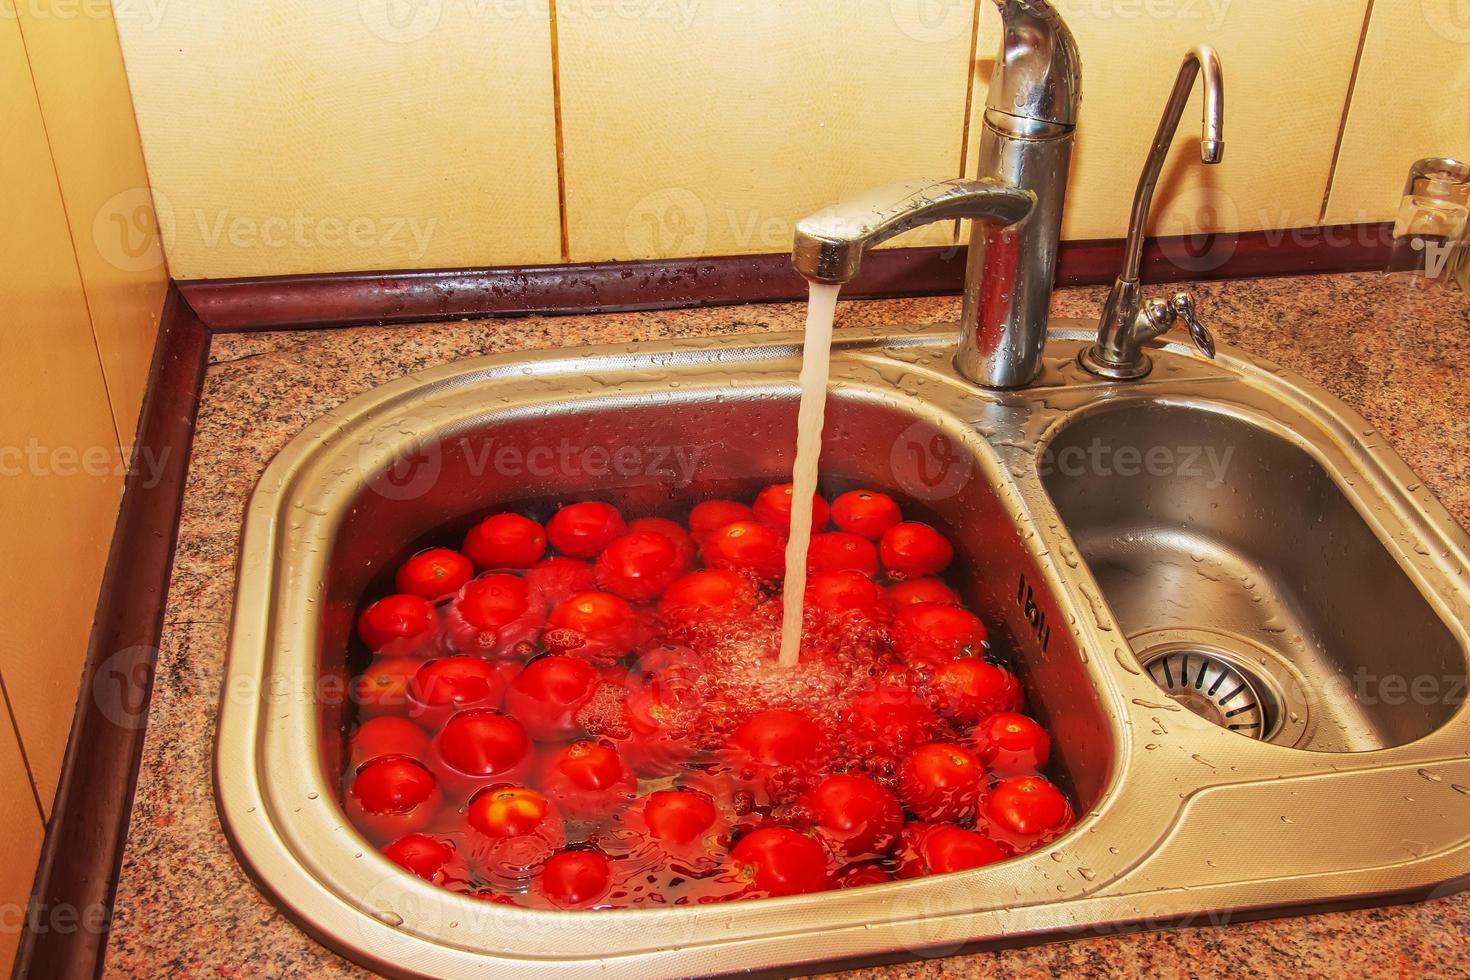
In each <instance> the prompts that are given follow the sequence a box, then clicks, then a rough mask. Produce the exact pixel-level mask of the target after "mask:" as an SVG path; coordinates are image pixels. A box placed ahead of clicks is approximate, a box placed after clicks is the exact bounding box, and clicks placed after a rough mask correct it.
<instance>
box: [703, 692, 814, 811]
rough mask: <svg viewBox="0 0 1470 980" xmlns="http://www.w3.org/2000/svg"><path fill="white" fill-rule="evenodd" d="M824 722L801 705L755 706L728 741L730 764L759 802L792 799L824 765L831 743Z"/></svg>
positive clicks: (727, 749)
mask: <svg viewBox="0 0 1470 980" xmlns="http://www.w3.org/2000/svg"><path fill="white" fill-rule="evenodd" d="M825 741H826V740H825V737H824V734H823V732H822V728H821V726H820V725H818V724H817V723H816V722H815V721H813V720H812V719H811V718H809V717H808V716H806V715H804V714H802V713H801V712H799V711H788V710H785V709H781V708H771V709H767V710H765V711H757V712H756V713H755V714H753V715H751V716H750V717H749V718H748V719H746V721H745V723H744V724H742V725H741V726H740V727H739V728H737V729H735V732H734V734H733V735H731V736H730V740H729V742H728V743H727V745H726V750H725V755H726V757H727V758H728V760H729V763H730V767H731V768H732V769H733V770H734V772H735V773H736V774H737V775H738V776H739V778H740V779H741V780H742V781H743V782H744V783H745V784H746V785H747V786H748V787H749V788H750V789H751V791H752V792H754V793H755V794H756V797H757V799H758V800H759V801H760V802H763V803H764V802H778V803H779V802H789V801H790V800H793V799H795V798H796V797H797V796H798V795H800V794H801V793H802V792H803V791H804V790H806V789H807V788H808V787H809V786H810V784H811V783H812V781H813V777H814V776H815V775H816V773H817V772H818V771H819V770H820V769H821V768H822V766H823V765H824V762H825V756H826V754H827V753H828V751H829V747H828V746H827V745H825V744H824V743H825Z"/></svg>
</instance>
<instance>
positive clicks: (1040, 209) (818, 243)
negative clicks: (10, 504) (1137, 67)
mask: <svg viewBox="0 0 1470 980" xmlns="http://www.w3.org/2000/svg"><path fill="white" fill-rule="evenodd" d="M994 2H995V5H996V6H997V7H999V8H1000V15H1001V45H1000V55H999V57H998V60H997V63H996V69H995V74H994V75H993V76H992V77H991V80H990V92H989V95H988V97H987V98H986V101H985V118H984V129H983V131H982V133H981V136H980V146H979V177H978V178H977V179H974V180H969V179H960V180H932V181H918V182H915V183H910V184H898V185H893V186H891V187H887V188H883V189H882V190H880V191H876V192H870V193H868V194H865V195H862V196H860V197H858V198H855V199H853V200H850V201H847V202H844V203H842V204H838V205H836V206H834V207H831V208H828V209H826V210H824V211H822V212H819V213H818V214H815V215H812V216H811V217H809V218H805V219H803V220H802V221H801V222H799V223H798V224H797V226H796V242H795V245H794V247H793V249H792V256H791V260H792V264H793V265H794V266H795V267H796V271H797V272H800V273H801V274H802V275H803V276H805V277H806V278H807V279H809V280H811V281H812V282H823V283H845V282H848V281H849V280H851V279H852V277H853V276H855V275H856V274H857V271H858V266H859V263H860V261H861V257H862V252H863V251H864V250H865V249H868V248H871V247H872V246H874V245H876V244H878V243H879V242H882V241H886V240H887V239H889V238H892V237H893V236H894V235H897V234H898V233H899V232H902V231H907V230H908V229H910V228H914V227H917V226H919V225H923V224H928V223H929V222H931V221H940V220H944V219H950V218H970V219H973V222H974V223H973V226H972V228H971V233H970V253H969V258H968V261H967V264H966V269H965V294H964V307H963V312H962V313H961V315H960V340H959V350H958V352H957V353H956V355H955V366H956V367H957V369H958V370H959V372H960V373H961V374H962V375H963V376H964V377H966V378H968V379H969V380H971V381H973V382H975V383H976V384H979V385H984V386H986V387H991V388H1019V387H1022V386H1024V385H1027V384H1030V383H1031V382H1032V381H1033V380H1034V379H1035V378H1036V375H1037V374H1038V373H1040V371H1041V353H1042V349H1043V347H1044V346H1045V344H1046V323H1047V314H1048V309H1049V307H1050V303H1051V291H1052V280H1053V278H1054V276H1055V273H1056V258H1057V244H1058V241H1059V239H1060V238H1061V226H1062V204H1063V199H1064V197H1065V195H1066V191H1067V168H1068V165H1069V163H1070V161H1071V156H1072V135H1073V130H1074V128H1075V127H1076V124H1077V106H1078V101H1079V99H1080V98H1081V88H1082V77H1081V75H1082V65H1081V61H1080V59H1079V58H1078V56H1077V46H1076V44H1075V43H1074V42H1073V40H1072V34H1071V32H1070V31H1069V30H1068V29H1067V25H1066V24H1065V23H1063V22H1062V18H1061V16H1060V15H1059V14H1058V13H1057V12H1056V10H1055V9H1053V8H1052V6H1051V4H1050V3H1049V2H1048V0H994Z"/></svg>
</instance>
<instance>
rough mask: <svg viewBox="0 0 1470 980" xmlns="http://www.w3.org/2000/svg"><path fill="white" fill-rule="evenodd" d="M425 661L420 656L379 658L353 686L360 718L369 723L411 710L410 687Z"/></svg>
mask: <svg viewBox="0 0 1470 980" xmlns="http://www.w3.org/2000/svg"><path fill="white" fill-rule="evenodd" d="M423 665H424V662H423V661H422V660H420V659H418V658H417V657H378V658H377V659H376V660H374V661H373V662H372V664H371V665H370V666H369V667H368V669H367V670H365V671H363V672H362V673H361V674H359V675H358V676H357V680H356V681H354V682H353V684H352V699H353V700H354V701H356V702H357V716H358V717H359V718H361V719H364V720H367V719H370V718H382V717H384V716H385V715H401V714H403V713H404V712H406V711H407V710H408V685H409V682H410V681H412V680H413V675H414V674H416V673H418V670H419V668H420V667H422V666H423Z"/></svg>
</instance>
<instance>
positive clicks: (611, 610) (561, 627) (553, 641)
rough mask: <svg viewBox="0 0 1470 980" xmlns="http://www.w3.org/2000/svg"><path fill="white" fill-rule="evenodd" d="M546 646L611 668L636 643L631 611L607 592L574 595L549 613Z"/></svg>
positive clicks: (636, 625)
mask: <svg viewBox="0 0 1470 980" xmlns="http://www.w3.org/2000/svg"><path fill="white" fill-rule="evenodd" d="M546 627H547V629H546V636H545V642H546V645H547V646H548V647H550V648H552V649H554V650H556V651H557V652H558V653H570V654H572V655H574V656H577V657H581V658H582V659H584V660H588V661H591V662H593V663H596V664H602V665H606V664H611V663H613V662H614V661H616V660H618V659H620V658H621V657H623V656H625V655H626V654H628V653H629V652H630V651H632V649H633V645H634V643H635V642H637V639H638V636H637V632H638V620H637V617H636V616H634V614H633V608H632V607H631V606H629V605H628V604H627V603H626V602H625V601H623V600H622V599H621V598H619V597H618V596H615V595H613V594H612V593H610V592H578V593H577V594H576V595H574V596H572V597H571V598H570V599H568V600H566V601H565V602H563V603H560V604H559V605H558V606H557V607H556V608H555V609H553V610H552V611H551V616H550V617H549V618H548V619H547V621H546Z"/></svg>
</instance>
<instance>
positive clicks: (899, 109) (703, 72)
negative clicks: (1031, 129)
mask: <svg viewBox="0 0 1470 980" xmlns="http://www.w3.org/2000/svg"><path fill="white" fill-rule="evenodd" d="M570 6H573V7H576V6H578V4H577V2H576V0H573V2H572V3H571V4H570ZM581 6H585V4H581ZM656 8H657V9H659V10H660V11H664V10H672V11H673V14H672V15H671V16H668V17H663V16H658V17H655V16H653V15H652V14H651V11H653V10H655V9H656ZM630 9H638V10H642V11H643V12H644V14H645V15H644V16H628V17H618V16H611V17H606V18H601V19H594V18H592V17H588V16H566V15H565V14H564V15H562V16H561V17H560V19H559V25H558V28H559V35H560V56H561V57H560V77H561V94H562V120H563V134H564V145H565V161H566V181H567V225H568V231H569V237H570V242H571V256H572V258H573V259H574V260H600V259H630V258H634V259H642V258H653V257H671V256H680V255H719V254H738V253H750V252H780V251H783V250H785V249H789V248H790V247H791V236H792V230H793V224H794V222H795V221H796V220H797V219H799V218H801V217H802V216H804V215H806V214H807V213H809V212H812V211H815V210H817V209H819V208H821V207H824V206H826V205H828V204H831V203H833V202H835V201H837V200H839V199H841V198H842V197H844V196H847V195H850V194H854V193H857V192H861V191H863V190H866V189H868V188H870V187H873V186H876V185H880V184H885V183H890V182H892V181H897V180H904V179H912V178H920V177H931V176H937V177H942V178H943V177H954V176H958V174H959V165H960V152H961V145H962V133H963V130H964V115H965V84H966V72H967V68H966V65H967V64H968V58H969V50H970V39H971V27H972V23H973V21H972V17H973V10H972V8H971V7H970V6H969V5H968V4H959V3H955V4H939V5H934V4H930V3H927V2H925V0H748V2H745V3H725V2H720V3H712V2H703V3H701V2H694V0H685V2H684V3H682V4H669V5H667V6H665V5H663V4H659V5H654V4H645V5H642V6H641V7H640V6H639V5H638V4H634V5H633V8H630ZM952 236H953V228H952V224H950V223H946V224H942V225H937V226H931V227H929V228H928V229H921V230H918V231H916V232H911V233H910V234H908V235H905V236H903V237H902V239H900V241H901V243H902V244H910V245H912V244H925V243H935V242H949V241H951V240H952Z"/></svg>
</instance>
